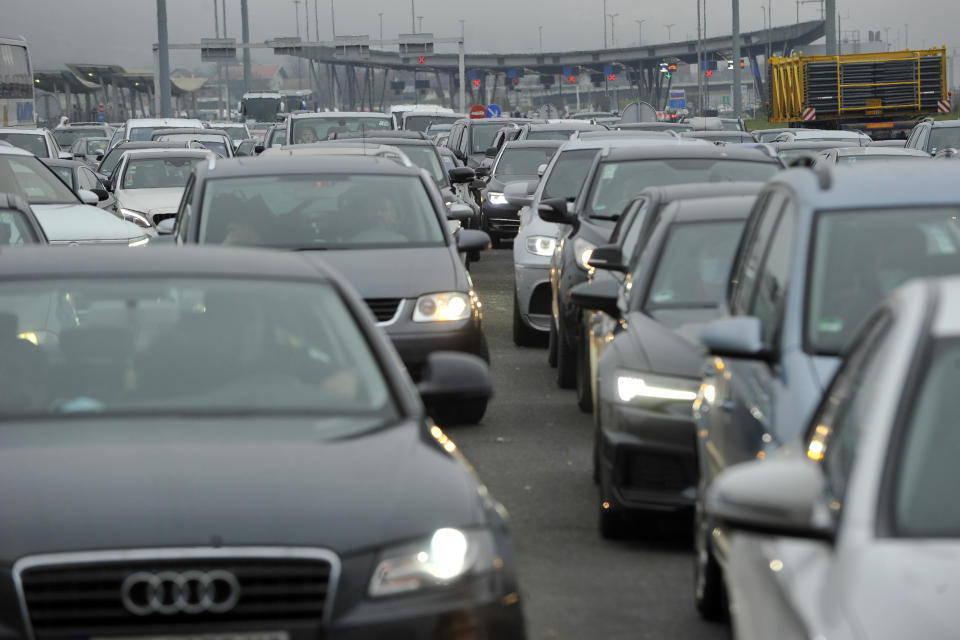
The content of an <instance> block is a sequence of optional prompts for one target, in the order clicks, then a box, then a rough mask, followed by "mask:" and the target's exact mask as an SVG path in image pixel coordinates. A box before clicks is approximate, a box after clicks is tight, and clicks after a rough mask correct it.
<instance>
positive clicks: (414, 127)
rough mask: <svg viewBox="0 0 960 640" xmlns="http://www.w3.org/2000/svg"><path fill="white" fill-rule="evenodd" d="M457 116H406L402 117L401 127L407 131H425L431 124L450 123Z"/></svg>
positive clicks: (454, 120)
mask: <svg viewBox="0 0 960 640" xmlns="http://www.w3.org/2000/svg"><path fill="white" fill-rule="evenodd" d="M459 119H460V118H458V117H457V116H444V115H437V116H426V115H424V116H407V117H406V118H404V119H403V128H404V129H406V130H407V131H426V130H427V128H428V127H429V126H430V125H431V124H450V123H453V122H456V121H457V120H459Z"/></svg>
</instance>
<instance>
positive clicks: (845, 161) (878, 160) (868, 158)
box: [837, 153, 929, 165]
mask: <svg viewBox="0 0 960 640" xmlns="http://www.w3.org/2000/svg"><path fill="white" fill-rule="evenodd" d="M925 159H929V158H928V157H927V156H915V155H912V154H906V153H890V154H883V155H880V154H876V155H858V156H839V157H838V158H837V164H840V165H854V164H861V165H862V164H882V163H884V162H899V161H900V160H925Z"/></svg>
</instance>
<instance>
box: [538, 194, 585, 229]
mask: <svg viewBox="0 0 960 640" xmlns="http://www.w3.org/2000/svg"><path fill="white" fill-rule="evenodd" d="M537 213H538V214H539V215H540V219H541V220H543V221H544V222H553V223H554V224H575V223H576V221H577V216H576V215H574V213H573V211H571V206H570V203H569V202H567V200H566V199H565V198H551V199H549V200H544V201H542V202H541V203H540V209H539V210H538V211H537Z"/></svg>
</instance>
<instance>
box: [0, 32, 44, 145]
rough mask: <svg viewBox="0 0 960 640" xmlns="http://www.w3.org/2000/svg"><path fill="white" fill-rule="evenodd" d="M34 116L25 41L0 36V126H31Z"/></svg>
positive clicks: (34, 122)
mask: <svg viewBox="0 0 960 640" xmlns="http://www.w3.org/2000/svg"><path fill="white" fill-rule="evenodd" d="M36 113H37V110H36V102H35V101H34V97H33V70H32V69H31V68H30V52H29V51H28V50H27V41H26V40H24V39H23V38H18V37H3V36H0V126H4V127H10V126H17V125H30V126H34V125H35V124H36Z"/></svg>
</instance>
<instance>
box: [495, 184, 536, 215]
mask: <svg viewBox="0 0 960 640" xmlns="http://www.w3.org/2000/svg"><path fill="white" fill-rule="evenodd" d="M531 183H532V185H533V190H534V191H536V189H537V182H536V180H531V181H530V182H526V181H521V182H509V183H507V185H506V186H504V188H503V197H504V198H506V199H507V202H508V203H509V204H511V205H513V206H514V207H520V208H522V207H529V206H530V205H531V204H533V194H532V192H531V190H530V186H531Z"/></svg>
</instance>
